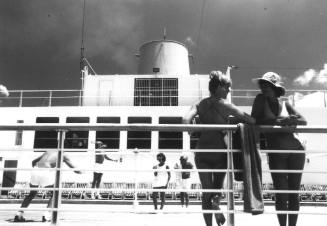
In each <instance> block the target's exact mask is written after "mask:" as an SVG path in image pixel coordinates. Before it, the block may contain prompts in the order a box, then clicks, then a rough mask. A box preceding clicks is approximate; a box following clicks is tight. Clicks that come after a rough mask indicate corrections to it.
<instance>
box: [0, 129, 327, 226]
mask: <svg viewBox="0 0 327 226" xmlns="http://www.w3.org/2000/svg"><path fill="white" fill-rule="evenodd" d="M236 129H237V125H185V124H181V125H176V124H174V125H171V124H162V125H149V124H133V125H131V124H126V125H123V124H120V125H117V124H101V125H99V124H89V125H85V124H74V125H72V124H60V125H54V124H42V125H40V124H10V125H0V131H16V130H22V131H25V130H28V131H35V130H44V131H49V130H53V131H58V141H59V142H58V149H55V151H57V152H58V158H57V165H56V167H55V168H52V169H50V170H53V171H55V173H56V177H55V186H54V188H48V189H47V188H39V190H42V191H47V190H49V191H53V192H54V194H53V205H52V208H51V210H52V224H54V225H57V224H58V223H59V220H60V219H59V218H58V212H60V211H68V212H69V211H70V212H79V211H82V210H77V209H63V208H62V207H61V194H62V192H63V191H69V190H72V189H73V190H81V191H95V190H96V189H90V188H63V187H62V181H61V177H62V175H61V174H62V172H64V171H69V170H83V171H92V170H94V169H93V168H75V169H63V168H62V163H63V154H64V152H65V149H64V139H65V133H66V132H67V131H81V130H84V131H174V132H194V131H204V130H205V131H209V130H210V131H217V130H223V131H227V132H228V145H227V150H224V149H221V150H212V149H211V150H210V149H203V150H201V149H192V150H182V151H183V152H185V151H189V152H227V157H228V158H227V160H228V166H227V170H212V169H201V170H200V169H198V170H177V169H171V171H179V172H183V171H188V172H189V171H195V172H209V171H210V172H227V188H226V189H192V191H198V192H226V193H227V211H221V210H220V211H218V210H202V211H187V213H195V212H201V213H217V212H221V213H227V226H234V225H235V220H234V217H235V214H236V213H239V212H240V211H237V210H235V208H234V192H240V191H236V190H235V189H234V187H233V173H234V172H241V171H240V170H234V169H233V164H232V162H233V161H232V158H233V155H232V153H233V152H239V150H234V149H232V132H233V131H235V130H236ZM258 130H260V131H261V132H267V131H269V132H281V131H284V132H285V131H288V132H299V133H301V132H302V133H327V126H298V127H279V126H258ZM27 150H28V151H31V150H30V149H27ZM51 150H53V149H51ZM0 151H8V149H0ZM16 151H17V149H16ZM20 151H22V150H20ZM70 151H71V150H70ZM160 151H162V152H167V153H171V154H174V153H175V154H180V152H181V150H175V149H174V150H160ZM264 152H265V153H279V152H283V153H285V152H290V153H291V152H296V153H298V152H297V151H294V150H282V151H281V150H265V151H264ZM321 152H323V151H314V152H313V151H311V152H310V153H321ZM323 153H326V152H325V151H324V152H323ZM81 154H83V153H81ZM119 154H133V155H134V156H135V158H137V156H138V155H140V154H145V155H149V154H152V155H153V154H157V152H155V151H152V152H150V150H137V149H134V150H131V152H129V153H124V152H120V153H119ZM2 170H6V171H7V170H29V171H33V170H34V169H30V168H29V169H22V168H3V169H2ZM38 170H40V169H38ZM41 170H42V169H41ZM44 170H49V169H44ZM104 171H106V170H104ZM107 171H110V170H107ZM119 171H122V170H119ZM133 171H134V172H135V173H137V172H141V171H142V170H139V169H134V170H133ZM143 171H144V170H143ZM146 171H151V172H153V170H146ZM277 171H278V172H287V173H299V172H301V173H306V172H305V171H304V170H283V171H280V170H277ZM277 171H276V170H268V171H266V172H277ZM312 173H315V172H312ZM316 173H327V171H319V172H316ZM135 178H136V177H135ZM136 184H137V180H136V179H135V181H134V187H133V188H132V189H133V192H134V197H135V200H136V201H137V193H138V192H144V191H150V192H153V191H154V189H151V188H138V187H137V186H136ZM9 189H10V190H12V189H13V188H3V187H2V188H1V190H9ZM16 189H17V190H19V189H24V190H32V189H34V190H35V188H30V189H27V188H16ZM109 190H112V191H114V190H115V189H114V188H111V189H109ZM116 190H117V189H116ZM121 190H122V191H130V190H131V189H130V188H123V189H121ZM155 191H161V190H160V189H159V190H158V189H155ZM163 191H165V192H169V191H179V192H182V191H183V192H190V191H191V190H188V189H186V190H185V189H164V190H163ZM265 192H269V193H280V192H282V193H314V192H317V191H316V190H313V191H303V190H299V191H290V190H269V191H267V190H266V191H265ZM320 193H326V194H327V191H320ZM10 210H11V209H6V210H5V211H10ZM15 210H17V209H15ZM20 210H27V209H25V208H23V209H20ZM40 210H44V209H40V208H30V209H29V211H40ZM1 211H3V210H1ZM87 211H88V212H92V211H90V210H87ZM97 211H98V210H97ZM106 211H107V212H108V210H104V212H106ZM109 212H112V213H118V212H126V213H127V212H131V211H128V210H127V211H109ZM133 212H134V213H140V212H143V213H144V211H139V210H137V209H135V210H134V211H133ZM147 213H149V211H147ZM167 213H172V211H167ZM271 213H290V214H298V213H303V212H301V211H274V212H271ZM307 214H312V213H307ZM316 214H324V213H316Z"/></svg>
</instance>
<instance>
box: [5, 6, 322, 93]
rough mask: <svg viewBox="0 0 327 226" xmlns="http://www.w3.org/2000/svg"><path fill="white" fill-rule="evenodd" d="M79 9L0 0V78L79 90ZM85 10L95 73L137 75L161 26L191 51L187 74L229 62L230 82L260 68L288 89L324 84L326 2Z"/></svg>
mask: <svg viewBox="0 0 327 226" xmlns="http://www.w3.org/2000/svg"><path fill="white" fill-rule="evenodd" d="M82 11H83V0H46V1H44V0H28V1H27V0H1V1H0V83H2V84H4V85H6V86H7V88H8V89H10V90H13V89H79V88H80V87H81V83H80V74H79V59H80V47H81V37H82V35H81V33H82V32H81V31H82V18H83V17H82ZM201 12H202V13H201ZM85 15H86V17H85V19H86V20H85V55H86V57H87V59H88V61H89V62H90V63H91V64H92V66H93V67H94V69H95V71H96V72H97V73H98V74H116V73H119V74H128V73H136V71H137V58H135V56H134V54H135V53H137V52H138V48H139V46H140V45H141V44H142V43H144V42H146V41H150V40H154V39H161V38H162V35H163V29H164V28H166V30H167V39H173V40H176V41H179V42H182V43H184V44H185V45H186V46H187V47H188V49H189V52H190V54H192V55H194V62H193V63H192V62H191V73H198V74H207V73H208V72H209V71H211V70H214V69H218V70H223V71H224V70H225V69H226V66H227V65H230V64H233V65H237V66H239V69H238V70H235V71H233V72H232V78H233V82H234V83H233V85H234V88H256V85H255V84H253V83H252V82H251V78H254V77H259V76H261V75H262V74H263V73H264V72H267V71H275V72H277V73H279V74H281V75H282V76H283V78H284V85H285V86H286V87H287V88H289V89H291V88H305V89H318V88H326V87H327V79H326V74H327V73H326V71H327V65H325V64H326V62H327V26H326V24H327V1H326V0H314V1H312V0H273V1H272V0H86V14H85Z"/></svg>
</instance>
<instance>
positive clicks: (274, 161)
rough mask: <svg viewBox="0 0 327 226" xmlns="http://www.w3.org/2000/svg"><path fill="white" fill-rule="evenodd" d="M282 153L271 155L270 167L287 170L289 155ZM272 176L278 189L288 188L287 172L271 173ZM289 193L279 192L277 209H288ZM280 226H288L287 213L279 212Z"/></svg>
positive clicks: (276, 203)
mask: <svg viewBox="0 0 327 226" xmlns="http://www.w3.org/2000/svg"><path fill="white" fill-rule="evenodd" d="M285 156H286V155H282V154H275V155H272V154H271V155H269V168H270V169H271V170H286V169H287V157H285ZM271 178H272V180H273V184H274V187H275V189H276V190H288V179H287V174H286V173H271ZM287 200H288V194H287V193H277V194H276V201H275V209H276V210H280V211H286V210H288V207H287ZM277 218H278V222H279V225H280V226H286V222H287V214H277Z"/></svg>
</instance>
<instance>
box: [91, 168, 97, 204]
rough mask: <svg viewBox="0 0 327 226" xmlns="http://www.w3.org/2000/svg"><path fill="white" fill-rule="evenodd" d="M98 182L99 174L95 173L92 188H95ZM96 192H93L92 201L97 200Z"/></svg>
mask: <svg viewBox="0 0 327 226" xmlns="http://www.w3.org/2000/svg"><path fill="white" fill-rule="evenodd" d="M97 180H98V173H97V172H93V180H92V188H95V186H96V183H97ZM94 194H95V192H93V191H92V192H91V199H95V195H94Z"/></svg>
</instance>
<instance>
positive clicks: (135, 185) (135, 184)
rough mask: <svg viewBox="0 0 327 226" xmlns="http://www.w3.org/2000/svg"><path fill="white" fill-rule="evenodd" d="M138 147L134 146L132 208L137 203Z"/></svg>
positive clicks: (136, 205)
mask: <svg viewBox="0 0 327 226" xmlns="http://www.w3.org/2000/svg"><path fill="white" fill-rule="evenodd" d="M138 153H139V151H138V149H137V148H135V149H134V201H133V208H134V209H136V208H137V207H138V205H139V201H138V200H137V189H138V187H137V185H138V180H137V177H138V175H137V169H138V166H137V157H138Z"/></svg>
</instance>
